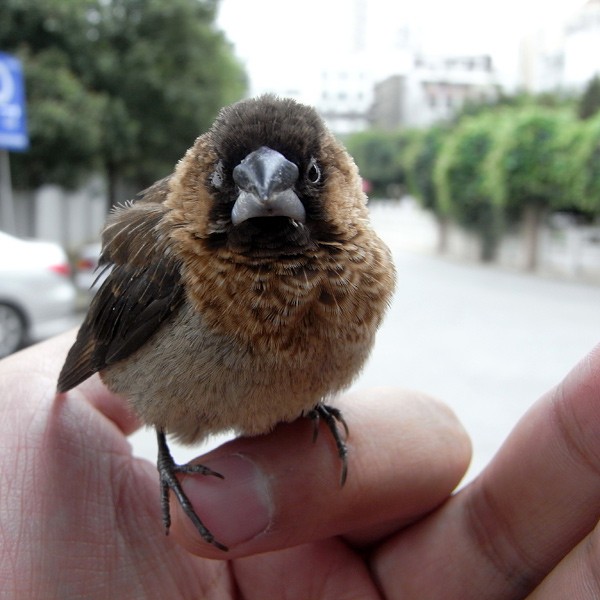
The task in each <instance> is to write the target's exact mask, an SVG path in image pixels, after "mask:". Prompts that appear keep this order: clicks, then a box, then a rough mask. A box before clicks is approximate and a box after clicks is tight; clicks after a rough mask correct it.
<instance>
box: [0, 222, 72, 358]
mask: <svg viewBox="0 0 600 600" xmlns="http://www.w3.org/2000/svg"><path fill="white" fill-rule="evenodd" d="M76 296H77V291H76V289H75V286H74V285H73V282H72V281H71V269H70V266H69V261H68V259H67V255H66V254H65V252H64V250H63V249H62V248H61V247H60V246H59V245H58V244H54V243H52V242H42V241H36V240H22V239H19V238H16V237H13V236H11V235H8V234H7V233H4V232H1V231H0V357H3V356H7V355H8V354H11V353H12V352H14V351H15V350H18V349H19V348H20V347H21V346H23V345H24V344H25V343H27V342H33V341H38V340H41V339H44V338H46V337H50V336H52V335H54V334H56V333H60V332H61V331H65V330H66V329H68V328H69V327H72V326H74V325H75V324H76V323H77V322H78V321H77V317H76Z"/></svg>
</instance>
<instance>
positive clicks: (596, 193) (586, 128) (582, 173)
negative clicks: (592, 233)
mask: <svg viewBox="0 0 600 600" xmlns="http://www.w3.org/2000/svg"><path fill="white" fill-rule="evenodd" d="M570 156H571V157H572V161H573V167H572V173H573V174H574V179H575V181H574V185H573V190H574V198H575V199H576V200H577V208H579V209H580V210H583V211H585V212H587V213H591V214H592V215H596V216H598V215H600V113H598V114H597V115H596V116H595V117H594V118H593V119H589V120H587V121H584V123H583V125H582V127H581V131H580V133H579V135H578V136H577V140H576V143H575V144H573V150H572V152H571V153H570Z"/></svg>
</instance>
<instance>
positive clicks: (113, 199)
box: [106, 163, 118, 213]
mask: <svg viewBox="0 0 600 600" xmlns="http://www.w3.org/2000/svg"><path fill="white" fill-rule="evenodd" d="M117 180H118V169H117V168H116V167H115V165H114V164H113V163H108V164H107V165H106V184H107V186H106V187H107V198H106V200H107V204H106V212H107V213H109V212H110V211H111V210H112V208H113V206H115V205H116V204H117V201H118V198H117Z"/></svg>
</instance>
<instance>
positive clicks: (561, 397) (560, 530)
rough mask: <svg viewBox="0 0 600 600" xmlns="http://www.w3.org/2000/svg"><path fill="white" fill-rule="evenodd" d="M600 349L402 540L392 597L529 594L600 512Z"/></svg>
mask: <svg viewBox="0 0 600 600" xmlns="http://www.w3.org/2000/svg"><path fill="white" fill-rule="evenodd" d="M599 401H600V346H599V347H598V348H596V350H595V351H594V352H592V353H591V354H590V355H589V356H588V357H587V358H586V359H585V360H584V361H582V362H581V363H580V364H579V365H578V366H577V367H576V368H575V369H574V370H573V371H572V372H571V373H570V374H569V375H568V376H567V378H566V379H565V380H564V381H563V382H562V384H561V385H559V386H558V387H557V388H556V389H555V390H553V391H552V392H550V393H548V394H547V395H546V396H545V397H544V398H543V399H542V400H541V401H540V402H539V403H537V404H536V405H534V407H533V408H532V409H531V410H530V411H529V412H528V414H527V415H526V416H525V417H524V418H523V419H522V420H521V422H520V423H519V424H518V425H517V427H516V428H515V430H514V431H513V432H512V433H511V435H510V436H509V438H508V439H507V441H506V442H505V444H504V445H503V447H502V448H501V450H500V452H499V453H498V455H497V456H496V457H495V458H494V460H493V461H492V463H491V464H490V465H489V467H488V468H487V469H486V470H485V471H484V472H483V473H482V475H481V476H480V477H479V478H478V479H477V480H476V481H475V482H473V483H472V484H471V485H470V486H468V487H467V488H465V489H464V490H463V491H462V492H461V493H459V494H458V495H457V496H455V497H454V498H452V499H451V500H450V501H449V502H448V503H447V504H446V505H445V506H444V507H442V509H441V510H439V511H437V512H436V513H435V514H434V515H432V516H431V517H429V518H427V519H425V520H424V521H422V522H421V523H418V524H416V525H415V526H414V527H411V528H410V529H409V530H408V531H406V532H404V535H402V536H395V537H394V538H393V539H391V540H390V541H389V542H387V543H386V544H385V545H384V547H383V548H382V549H381V550H380V551H379V552H378V554H377V555H376V556H375V559H374V570H375V572H376V574H377V576H378V578H379V580H380V582H381V586H382V588H383V589H384V590H386V591H389V593H390V597H391V598H394V597H400V596H401V597H402V598H417V597H418V598H422V597H432V598H435V597H450V598H454V597H460V598H465V599H468V598H521V597H524V596H525V595H526V594H527V593H528V592H529V591H531V590H532V589H533V588H534V587H535V586H536V585H537V584H538V583H539V581H541V579H543V577H544V576H545V575H546V574H547V573H549V572H550V570H551V569H552V568H553V567H554V565H556V564H557V563H558V562H559V561H560V560H561V558H562V557H563V556H565V555H566V554H567V553H568V552H569V551H570V550H571V549H572V548H573V547H574V546H575V545H576V544H577V543H578V542H579V541H580V540H581V539H583V538H584V537H585V536H586V535H587V534H588V533H589V532H590V531H591V530H592V529H593V527H594V526H595V524H596V522H597V520H598V517H599V516H600V477H599V469H598V466H597V465H598V464H600V411H599V410H598V402H599Z"/></svg>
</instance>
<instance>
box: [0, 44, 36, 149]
mask: <svg viewBox="0 0 600 600" xmlns="http://www.w3.org/2000/svg"><path fill="white" fill-rule="evenodd" d="M28 147H29V138H28V137H27V119H26V115H25V85H24V83H23V69H22V68H21V63H20V61H19V60H18V59H16V58H15V57H14V56H11V55H10V54H5V53H4V52H0V149H4V150H26V149H27V148H28Z"/></svg>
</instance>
